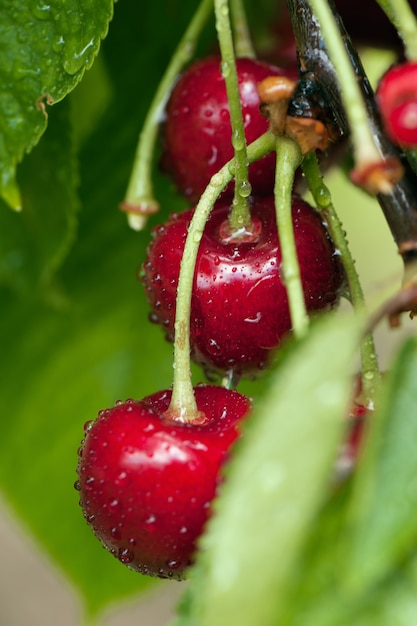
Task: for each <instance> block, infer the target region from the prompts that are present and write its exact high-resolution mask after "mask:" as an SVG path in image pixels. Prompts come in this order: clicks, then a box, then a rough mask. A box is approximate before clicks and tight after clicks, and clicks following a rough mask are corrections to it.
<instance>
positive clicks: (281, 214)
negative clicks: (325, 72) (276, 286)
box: [274, 137, 308, 337]
mask: <svg viewBox="0 0 417 626" xmlns="http://www.w3.org/2000/svg"><path fill="white" fill-rule="evenodd" d="M276 154H277V164H276V174H275V189H274V195H275V209H276V214H277V226H278V236H279V243H280V248H281V255H282V266H283V275H284V283H285V287H286V289H287V294H288V304H289V307H290V314H291V322H292V327H293V331H294V335H296V336H297V337H301V336H302V335H304V333H305V332H306V331H307V328H308V315H307V311H306V305H305V299H304V291H303V286H302V284H301V275H300V266H299V263H298V257H297V249H296V245H295V237H294V228H293V221H292V188H293V183H294V174H295V171H296V169H297V167H298V166H299V165H300V163H301V159H302V157H301V151H300V148H299V146H298V144H297V143H296V142H295V141H293V140H292V139H288V138H287V137H279V138H277V140H276Z"/></svg>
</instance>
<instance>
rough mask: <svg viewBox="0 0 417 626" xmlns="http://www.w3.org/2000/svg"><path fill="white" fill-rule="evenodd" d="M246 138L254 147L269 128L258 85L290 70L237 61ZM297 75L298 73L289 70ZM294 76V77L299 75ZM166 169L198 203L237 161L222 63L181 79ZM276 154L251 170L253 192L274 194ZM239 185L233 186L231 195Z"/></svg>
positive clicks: (171, 110)
mask: <svg viewBox="0 0 417 626" xmlns="http://www.w3.org/2000/svg"><path fill="white" fill-rule="evenodd" d="M236 67H237V73H238V81H239V90H240V98H241V103H242V113H243V120H244V128H245V135H246V140H247V142H248V143H251V142H252V141H254V140H255V139H256V138H257V137H259V136H260V135H262V134H263V133H264V132H266V131H267V130H268V125H269V124H268V121H267V120H266V119H265V117H263V116H262V115H261V113H260V111H259V104H260V100H259V96H258V92H257V84H258V83H259V82H260V81H261V80H263V79H264V78H266V77H267V76H282V75H284V74H285V71H284V70H283V69H281V68H278V67H275V66H273V65H269V64H268V63H264V62H261V61H256V60H254V59H246V58H240V59H237V62H236ZM291 72H292V74H294V70H288V72H287V75H288V74H289V73H291ZM291 77H294V76H293V75H292V76H291ZM163 143H164V151H163V157H162V161H161V163H162V167H163V169H164V170H165V171H167V172H168V173H170V174H171V175H172V177H173V179H174V181H175V183H176V185H177V187H178V189H179V190H180V191H181V192H182V193H183V194H184V195H185V196H186V197H187V198H189V200H190V201H191V202H192V203H196V202H197V201H198V199H199V198H200V196H201V194H202V193H203V191H204V189H205V188H206V186H207V185H208V183H209V181H210V178H211V177H212V176H213V174H215V173H216V172H217V171H218V170H219V169H220V168H221V167H222V166H223V165H224V164H225V163H226V162H227V161H229V160H230V159H232V158H233V153H234V149H233V145H232V128H231V123H230V110H229V104H228V100H227V93H226V84H225V80H224V78H223V76H222V74H221V70H220V59H219V58H217V57H210V58H208V59H204V60H201V61H197V62H196V63H195V64H193V65H192V66H191V67H189V68H188V69H187V70H186V72H184V74H183V75H182V76H181V78H180V79H179V81H178V83H177V85H176V86H175V88H174V90H173V92H172V94H171V97H170V99H169V102H168V105H167V108H166V121H165V124H164V131H163ZM274 176H275V154H273V153H270V154H268V155H266V156H265V157H263V158H262V159H260V160H259V161H257V162H256V163H253V164H252V165H251V166H250V168H249V180H250V183H251V185H252V190H253V193H256V194H261V195H266V194H269V193H271V192H272V189H273V184H274ZM232 189H233V187H232V186H231V185H229V187H228V192H229V196H230V195H231V191H232Z"/></svg>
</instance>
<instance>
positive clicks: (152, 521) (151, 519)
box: [145, 515, 156, 524]
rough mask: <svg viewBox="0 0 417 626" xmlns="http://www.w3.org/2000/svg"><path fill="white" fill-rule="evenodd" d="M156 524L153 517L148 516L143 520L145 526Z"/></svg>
mask: <svg viewBox="0 0 417 626" xmlns="http://www.w3.org/2000/svg"><path fill="white" fill-rule="evenodd" d="M155 522H156V517H155V515H149V517H148V518H147V519H146V520H145V524H154V523H155Z"/></svg>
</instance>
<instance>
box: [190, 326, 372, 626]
mask: <svg viewBox="0 0 417 626" xmlns="http://www.w3.org/2000/svg"><path fill="white" fill-rule="evenodd" d="M359 325H360V324H359V322H358V320H356V319H352V318H340V317H339V318H338V319H337V320H335V319H326V320H325V321H324V322H322V323H319V324H317V326H316V327H314V328H312V330H311V332H310V333H309V335H308V336H307V338H306V339H305V340H304V341H302V342H301V343H300V344H299V345H294V346H292V350H291V351H289V352H288V354H287V355H286V358H284V359H282V362H281V366H280V367H278V369H277V371H276V372H275V373H274V376H273V378H272V380H271V381H270V382H271V386H270V389H269V392H268V393H267V395H266V397H265V398H264V400H263V402H262V403H261V404H260V406H259V407H258V409H257V410H256V411H255V414H254V416H253V418H252V419H251V420H249V422H248V426H247V428H246V430H245V431H244V436H243V438H242V439H241V442H240V445H239V446H238V447H237V450H236V455H235V457H234V459H233V460H232V462H231V463H230V465H229V466H228V471H227V480H226V483H225V485H224V488H223V489H222V492H221V495H220V498H219V499H218V501H217V507H216V515H215V516H214V517H213V518H212V521H211V523H210V524H209V525H208V533H207V534H206V535H205V536H204V538H203V541H202V543H201V548H202V552H201V554H200V559H199V565H198V566H197V568H196V570H195V572H194V576H193V578H192V581H191V591H190V594H191V596H189V597H188V601H187V602H186V604H185V607H188V608H185V609H184V610H183V615H184V618H183V621H180V622H179V624H181V626H183V625H185V624H193V625H198V626H203V625H204V626H220V624H221V625H223V624H225V625H226V624H232V623H233V624H239V626H252V625H253V626H255V625H256V626H257V625H258V624H262V626H268V625H270V624H271V625H272V624H277V623H278V620H279V616H280V615H281V614H282V611H283V610H284V608H285V604H286V597H287V591H288V588H289V587H288V586H289V581H290V579H291V572H292V570H293V568H294V567H295V564H296V561H297V559H298V558H299V556H300V551H301V549H302V547H303V544H304V542H305V540H306V537H307V536H308V533H309V530H310V527H311V524H312V521H313V519H314V517H315V516H316V515H317V513H318V511H319V509H320V506H321V504H322V502H323V500H324V499H325V497H326V495H325V494H326V493H327V489H328V481H329V477H330V475H331V471H332V464H333V462H334V459H335V458H336V453H337V446H338V443H339V441H340V438H341V434H342V429H343V420H342V419H341V416H342V415H343V413H344V410H345V408H346V404H347V401H348V397H349V393H350V386H351V379H350V372H351V368H352V359H353V357H354V354H355V346H356V345H357V342H358V340H359ZM334 346H337V350H334ZM329 355H331V358H329ZM271 598H273V601H271Z"/></svg>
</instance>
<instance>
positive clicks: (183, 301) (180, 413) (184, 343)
mask: <svg viewBox="0 0 417 626" xmlns="http://www.w3.org/2000/svg"><path fill="white" fill-rule="evenodd" d="M275 142H276V138H275V137H274V135H272V133H270V132H269V131H268V132H266V133H264V134H263V135H261V137H259V138H258V139H257V140H256V141H254V142H253V143H252V144H250V145H249V146H248V152H247V154H248V161H249V163H252V162H253V161H257V160H258V159H260V158H261V157H262V156H264V155H265V154H268V153H269V152H271V151H272V150H274V147H275ZM232 164H233V160H231V161H229V162H228V163H226V164H225V165H224V166H223V167H222V168H221V169H220V170H219V172H217V174H215V175H214V176H213V177H212V178H211V180H210V183H209V184H208V186H207V187H206V189H205V191H204V192H203V194H202V196H201V198H200V200H199V202H198V204H197V206H196V208H195V211H194V215H193V218H192V220H191V222H190V225H189V227H188V233H187V238H186V240H185V246H184V252H183V256H182V260H181V266H180V273H179V278H178V287H177V298H176V312H175V339H174V365H173V369H174V375H173V389H172V398H171V402H170V405H169V407H168V410H167V412H166V417H167V418H168V419H172V420H175V421H181V422H196V421H198V420H200V419H201V415H200V414H199V412H198V410H197V405H196V401H195V397H194V391H193V384H192V380H191V359H190V312H191V297H192V290H193V282H194V270H195V264H196V260H197V254H198V248H199V244H200V240H201V237H202V235H203V232H204V228H205V225H206V222H207V220H208V218H209V215H210V212H211V210H212V208H213V206H214V203H215V202H216V200H217V198H218V197H219V195H220V194H221V192H222V191H223V189H224V188H225V187H226V185H228V184H229V183H230V181H231V180H232V178H233V173H232V167H231V166H232Z"/></svg>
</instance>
